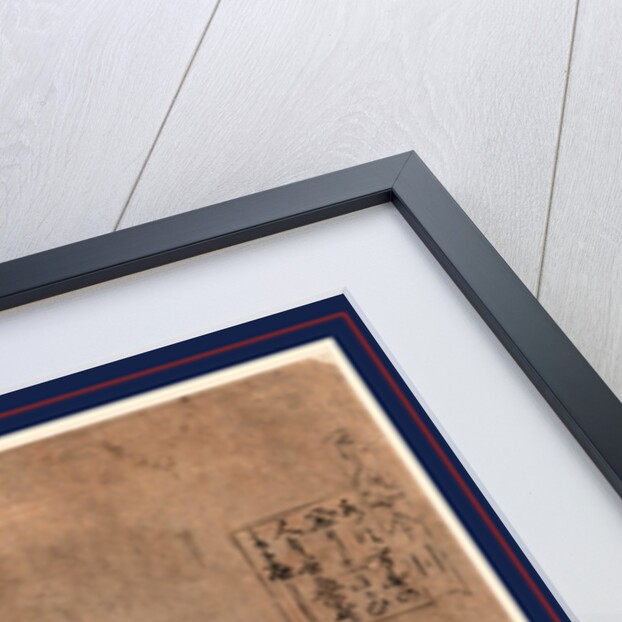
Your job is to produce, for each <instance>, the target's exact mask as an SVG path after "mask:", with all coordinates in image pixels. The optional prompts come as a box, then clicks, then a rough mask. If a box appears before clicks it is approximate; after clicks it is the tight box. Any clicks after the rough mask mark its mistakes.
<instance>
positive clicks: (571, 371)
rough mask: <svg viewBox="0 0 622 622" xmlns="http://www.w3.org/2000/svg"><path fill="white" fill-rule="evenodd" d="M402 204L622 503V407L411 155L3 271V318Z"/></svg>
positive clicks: (184, 216) (61, 251)
mask: <svg viewBox="0 0 622 622" xmlns="http://www.w3.org/2000/svg"><path fill="white" fill-rule="evenodd" d="M388 202H392V203H393V205H394V206H395V208H396V209H397V210H398V211H399V213H400V214H401V215H402V216H403V217H404V220H405V222H406V223H407V224H408V225H409V226H410V227H411V228H412V229H413V231H414V232H415V233H416V234H417V235H418V236H419V238H420V239H421V240H422V241H423V243H424V244H425V245H426V247H427V248H428V249H429V251H430V252H431V253H432V255H433V256H434V257H435V258H436V259H437V260H438V262H439V263H440V264H441V266H442V267H443V269H444V270H445V271H446V272H447V274H448V275H449V276H450V277H451V279H452V280H453V281H454V282H455V283H456V285H457V286H458V287H459V289H460V290H461V291H462V293H463V294H464V295H465V297H466V298H467V300H468V301H469V302H470V303H471V304H472V305H473V307H474V308H475V309H476V311H477V312H478V313H479V315H480V316H481V317H482V318H483V320H484V321H485V322H486V324H487V325H488V326H489V328H490V329H491V330H492V332H493V333H494V334H495V335H496V336H497V338H498V339H499V341H501V343H502V344H503V346H504V347H505V348H506V349H507V350H508V352H509V353H510V355H511V356H512V357H513V358H514V360H515V361H516V362H517V363H518V365H519V366H520V368H521V369H522V370H523V371H524V372H525V374H526V375H527V377H528V378H529V380H530V381H531V382H532V383H533V384H534V386H535V387H536V388H537V389H538V391H539V392H540V393H541V394H542V396H543V397H544V398H545V400H546V401H547V402H548V403H549V405H550V406H551V408H552V409H553V410H554V411H555V413H557V415H558V416H559V417H560V419H561V420H562V421H563V423H564V424H565V425H566V427H567V428H568V429H569V430H570V432H571V433H572V434H573V435H574V437H575V438H576V439H577V441H578V442H579V444H580V445H581V446H582V447H583V449H584V450H585V451H586V452H587V454H588V455H589V456H590V457H591V459H592V460H593V461H594V463H595V464H596V465H597V466H598V468H599V469H600V471H601V472H602V473H603V475H604V476H605V477H606V478H607V480H608V481H609V482H610V483H611V485H612V486H613V487H614V489H615V490H616V492H617V493H618V494H619V495H620V496H622V451H620V447H622V403H621V402H620V401H619V400H618V399H617V398H616V396H615V395H614V394H613V392H612V391H611V390H610V389H609V388H608V387H607V385H606V384H605V383H604V381H603V380H602V379H601V378H600V377H599V375H598V374H597V373H596V372H595V371H594V369H593V368H592V367H591V366H590V364H589V363H588V362H587V361H586V360H585V358H584V357H583V356H582V355H581V353H580V352H579V351H578V350H577V348H576V347H575V346H574V345H573V344H572V342H571V341H570V340H569V339H568V337H566V335H565V334H564V333H563V331H562V330H561V329H560V328H559V326H557V324H556V323H555V322H554V321H553V319H552V318H551V317H550V316H549V315H548V313H547V312H546V311H545V310H544V308H543V307H542V306H541V305H540V303H539V302H538V300H537V299H536V298H535V297H534V296H533V295H532V294H531V292H530V291H529V290H528V289H527V287H525V285H524V284H523V283H522V282H521V281H520V279H519V278H518V277H517V276H516V274H515V273H514V272H513V271H512V269H511V268H510V267H509V266H508V265H507V263H506V262H505V261H504V260H503V259H502V257H501V256H500V255H499V254H498V253H497V251H496V250H495V249H494V248H493V246H492V245H491V244H490V243H489V242H488V240H487V239H486V238H485V236H484V235H483V234H482V233H481V232H480V231H479V229H478V228H477V227H476V226H475V225H474V223H473V222H472V221H471V220H470V219H469V217H468V216H467V215H466V214H465V212H464V211H463V210H462V209H461V208H460V206H459V205H458V204H457V203H456V201H454V199H453V198H452V197H451V196H450V194H449V193H448V192H447V190H445V188H444V187H443V186H442V184H441V183H440V182H439V181H438V179H436V177H435V176H434V175H433V174H432V172H431V171H430V170H429V169H428V168H427V167H426V166H425V164H424V163H423V162H422V161H421V159H420V158H419V157H418V156H417V154H416V153H414V152H413V151H411V152H407V153H403V154H399V155H395V156H391V157H388V158H384V159H381V160H376V161H373V162H369V163H366V164H362V165H359V166H355V167H352V168H348V169H344V170H341V171H337V172H334V173H329V174H326V175H321V176H319V177H314V178H311V179H307V180H304V181H300V182H296V183H293V184H288V185H286V186H281V187H278V188H274V189H272V190H267V191H264V192H259V193H256V194H252V195H248V196H244V197H241V198H238V199H233V200H231V201H225V202H224V203H218V204H215V205H211V206H208V207H204V208H201V209H197V210H193V211H190V212H186V213H183V214H179V215H176V216H171V217H169V218H163V219H160V220H156V221H154V222H150V223H147V224H143V225H139V226H136V227H131V228H128V229H124V230H121V231H117V232H114V233H109V234H106V235H102V236H98V237H95V238H91V239H89V240H84V241H81V242H76V243H74V244H68V245H66V246H62V247H59V248H55V249H52V250H48V251H44V252H41V253H36V254H33V255H30V256H27V257H22V258H19V259H15V260H12V261H8V262H5V263H2V264H0V310H5V309H9V308H12V307H16V306H19V305H22V304H26V303H30V302H34V301H37V300H41V299H43V298H47V297H50V296H55V295H58V294H62V293H66V292H69V291H73V290H76V289H80V288H82V287H87V286H89V285H93V284H96V283H101V282H103V281H107V280H110V279H114V278H118V277H121V276H126V275H128V274H132V273H135V272H139V271H141V270H146V269H149V268H154V267H157V266H161V265H164V264H167V263H171V262H174V261H178V260H181V259H186V258H188V257H193V256H196V255H199V254H202V253H207V252H210V251H214V250H217V249H221V248H225V247H229V246H233V245H235V244H239V243H242V242H247V241H250V240H254V239H257V238H260V237H263V236H267V235H270V234H273V233H278V232H282V231H287V230H289V229H293V228H295V227H299V226H301V225H306V224H310V223H313V222H318V221H320V220H325V219H329V218H333V217H335V216H340V215H343V214H347V213H350V212H354V211H357V210H360V209H364V208H367V207H372V206H374V205H378V204H382V203H388Z"/></svg>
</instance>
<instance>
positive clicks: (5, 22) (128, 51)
mask: <svg viewBox="0 0 622 622" xmlns="http://www.w3.org/2000/svg"><path fill="white" fill-rule="evenodd" d="M214 4H215V0H188V1H186V2H184V3H183V4H182V5H181V6H178V5H177V3H171V2H166V1H164V0H156V1H155V2H152V1H148V0H128V1H127V2H98V1H96V0H82V1H81V2H73V1H61V0H57V1H54V2H50V1H47V2H46V1H40V2H38V1H34V0H8V1H4V2H2V3H0V111H1V115H0V261H4V260H7V259H11V258H14V257H17V256H21V255H27V254H29V253H32V252H35V251H39V250H43V249H46V248H50V247H53V246H58V245H61V244H66V243H68V242H73V241H76V240H78V239H82V238H86V237H90V236H93V235H96V234H99V233H105V232H108V231H111V230H112V229H113V227H114V225H115V222H116V220H117V218H118V217H119V214H120V213H121V210H122V209H123V206H124V205H125V202H126V200H127V198H128V196H129V194H130V190H131V188H132V186H133V183H134V181H135V179H136V177H137V175H138V173H139V170H140V168H141V166H142V165H143V162H144V160H145V158H146V156H147V153H148V151H149V148H150V147H151V145H152V143H153V140H154V138H155V136H156V134H157V131H158V128H159V126H160V124H161V123H162V120H163V118H164V115H165V114H166V111H167V109H168V106H169V105H170V103H171V100H172V98H173V96H174V94H175V92H176V90H177V87H178V85H179V83H180V81H181V79H182V77H183V75H184V72H185V70H186V67H187V65H188V63H189V61H190V58H191V57H192V54H193V52H194V50H195V48H196V46H197V44H198V42H199V40H200V38H201V35H202V33H203V30H204V28H205V25H206V24H207V21H208V19H209V17H210V15H211V11H212V10H213V7H214Z"/></svg>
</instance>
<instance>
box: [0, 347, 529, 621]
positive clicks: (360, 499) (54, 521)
mask: <svg viewBox="0 0 622 622" xmlns="http://www.w3.org/2000/svg"><path fill="white" fill-rule="evenodd" d="M430 495H431V493H430V491H429V487H426V486H425V485H422V484H421V482H418V481H417V480H416V479H415V477H414V476H413V473H412V472H411V470H409V469H408V468H407V466H405V464H404V462H403V460H402V459H401V458H400V457H399V455H398V453H397V450H396V448H395V446H394V444H392V443H391V442H390V441H389V440H388V438H387V436H386V435H385V434H384V433H383V432H382V431H381V429H380V428H379V426H378V424H377V422H376V421H375V419H374V417H372V414H371V411H370V406H369V404H368V403H367V402H365V400H364V399H362V397H361V394H360V391H359V392H357V390H356V387H354V386H353V384H352V382H351V380H349V379H348V376H347V374H345V372H344V370H343V369H342V367H340V366H339V365H338V364H337V362H335V361H331V360H330V357H327V356H324V358H323V359H322V360H319V359H318V358H317V357H316V356H306V357H303V358H302V359H301V360H298V361H296V362H289V363H287V364H284V365H282V366H277V367H276V368H273V369H271V370H269V371H262V372H260V373H254V374H250V375H248V374H247V375H246V377H244V378H242V379H237V380H232V381H229V382H227V383H225V384H221V385H220V386H216V387H213V388H211V389H207V390H202V391H198V392H196V391H195V392H191V393H189V394H187V395H185V396H182V397H176V398H174V399H170V400H167V401H164V402H161V403H159V404H154V405H151V406H149V407H147V408H142V409H140V410H137V411H134V412H132V413H130V414H126V415H124V416H121V417H118V418H115V419H111V420H107V421H104V422H101V423H98V424H95V425H90V426H88V427H83V428H81V429H77V430H74V431H71V432H67V433H64V434H61V435H58V436H54V437H51V438H47V439H45V440H40V441H38V442H34V443H31V444H26V445H23V446H20V447H17V448H14V449H11V450H7V451H4V452H2V453H0V526H1V533H2V536H1V537H0V612H1V613H0V619H2V620H10V621H11V622H56V621H58V622H61V621H67V622H72V621H76V622H78V621H83V620H88V621H89V622H104V621H106V622H108V621H111V622H112V621H115V622H116V621H119V620H123V621H131V622H133V621H136V622H143V621H145V620H149V621H150V622H206V621H223V622H234V621H235V622H254V621H258V622H259V621H266V622H272V621H274V622H285V621H287V622H333V621H335V622H337V621H346V622H348V621H349V622H369V621H372V620H377V621H380V620H388V619H390V620H395V621H399V622H401V621H407V620H408V621H413V622H414V621H423V620H425V621H426V622H428V621H430V622H435V621H441V620H443V621H461V622H470V621H473V622H476V621H477V622H493V621H501V620H503V621H505V620H514V619H522V618H520V617H519V615H518V614H517V613H516V611H515V609H514V608H513V606H512V605H511V604H508V602H506V601H507V596H506V597H504V596H503V594H502V591H503V590H502V588H500V586H499V585H496V584H494V580H491V579H490V576H491V573H490V570H486V568H485V567H484V564H483V562H482V560H481V559H479V558H476V557H477V556H475V555H474V553H473V552H472V550H471V549H470V548H469V546H466V545H465V536H464V535H462V536H461V535H460V534H458V533H457V532H456V531H455V528H454V527H452V525H451V524H450V522H451V521H449V522H448V519H447V518H446V514H444V513H443V512H442V511H439V509H438V504H435V503H433V500H432V498H431V496H430ZM486 577H488V578H486Z"/></svg>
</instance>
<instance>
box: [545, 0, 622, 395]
mask: <svg viewBox="0 0 622 622" xmlns="http://www.w3.org/2000/svg"><path fill="white" fill-rule="evenodd" d="M621 32H622V5H621V4H620V3H619V2H616V1H615V0H607V1H602V2H582V3H581V5H580V7H579V15H578V21H577V33H576V37H575V46H574V52H573V59H572V65H571V70H570V81H569V85H568V98H567V104H566V114H565V122H564V127H563V132H562V138H561V144H560V154H559V161H558V167H557V176H556V183H555V191H554V194H553V202H552V206H551V220H550V225H549V236H548V240H547V244H546V252H545V256H544V269H543V275H542V286H541V296H540V298H541V301H542V303H543V304H544V306H545V307H546V309H547V310H548V311H549V312H550V313H551V314H552V315H553V317H554V319H555V320H556V321H557V323H558V324H559V325H560V326H561V328H562V329H563V330H564V331H565V332H566V333H567V334H568V336H569V337H570V338H571V339H572V340H573V341H574V343H575V344H576V346H577V347H578V348H579V349H580V350H581V351H582V352H583V354H584V355H585V356H586V358H587V359H588V360H589V361H590V363H592V365H593V366H594V367H595V368H596V370H597V371H598V372H599V374H600V375H601V376H602V377H603V379H604V380H605V382H607V383H608V384H609V385H610V387H611V388H612V389H613V391H614V392H615V393H616V394H617V396H618V397H620V398H622V168H621V166H622V165H621V162H622V160H621V158H622V126H621V125H620V110H621V108H622V47H620V33H621Z"/></svg>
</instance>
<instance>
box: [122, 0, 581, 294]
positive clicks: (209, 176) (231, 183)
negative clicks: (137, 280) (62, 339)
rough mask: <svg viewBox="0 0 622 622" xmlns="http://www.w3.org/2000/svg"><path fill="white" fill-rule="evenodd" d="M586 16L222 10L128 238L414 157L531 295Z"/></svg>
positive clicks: (361, 7)
mask: <svg viewBox="0 0 622 622" xmlns="http://www.w3.org/2000/svg"><path fill="white" fill-rule="evenodd" d="M573 11H574V2H573V1H572V0H555V1H552V2H539V1H537V0H536V1H530V2H520V3H517V2H509V1H501V2H500V1H499V0H489V1H486V2H453V1H449V0H443V1H439V0H428V1H425V2H412V1H411V0H392V1H390V2H387V1H385V0H364V1H361V0H347V1H343V2H332V1H330V0H320V1H318V2H305V1H302V0H300V1H292V2H289V3H287V4H286V5H284V4H283V3H282V2H278V1H277V0H261V1H259V2H254V3H248V2H244V1H243V0H224V1H223V3H222V5H221V6H220V8H219V10H218V12H217V14H216V16H215V18H214V21H213V23H212V25H211V27H210V29H209V32H208V35H207V37H206V39H205V41H204V44H203V46H202V48H201V50H200V51H199V54H198V55H197V58H196V60H195V62H194V64H193V66H192V68H191V70H190V72H189V75H188V79H187V80H186V82H185V84H184V87H183V89H182V91H181V93H180V96H179V98H178V100H177V102H176V105H175V107H174V109H173V111H172V113H171V116H170V118H169V121H168V123H167V125H166V127H165V128H164V130H163V133H162V135H161V136H160V140H159V141H158V144H157V145H156V148H155V150H154V152H153V155H152V157H151V159H150V161H149V163H148V165H147V167H146V169H145V171H144V174H143V176H142V178H141V180H140V182H139V184H138V186H137V190H136V192H135V194H134V196H133V197H132V200H131V201H130V203H129V207H128V210H127V212H126V213H125V216H124V218H123V220H122V223H121V225H122V226H123V227H127V226H130V225H134V224H137V223H141V222H145V221H149V220H153V219H155V218H160V217H163V216H167V215H171V214H174V213H177V212H181V211H185V210H189V209H192V208H196V207H200V206H203V205H206V204H210V203H214V202H216V201H221V200H225V199H228V198H233V197H235V196H239V195H243V194H246V193H249V192H255V191H258V190H262V189H266V188H269V187H273V186H276V185H279V184H283V183H287V182H290V181H295V180H298V179H301V178H304V177H308V176H311V175H318V174H321V173H324V172H327V171H330V170H334V169H337V168H342V167H346V166H351V165H353V164H358V163H361V162H364V161H367V160H370V159H374V158H379V157H383V156H386V155H390V154H393V153H398V152H400V151H404V150H409V149H415V150H416V151H417V152H418V153H419V155H420V156H421V157H422V158H423V159H424V160H425V161H426V163H427V164H428V165H429V166H430V168H431V169H432V170H433V171H434V173H435V174H436V175H437V176H438V177H439V178H440V180H441V181H442V182H443V183H444V184H445V185H446V187H447V188H448V190H449V191H450V192H451V193H452V194H453V195H454V197H455V198H456V199H457V200H458V202H459V203H460V204H461V205H462V207H463V208H464V209H465V210H466V211H467V212H468V213H469V215H471V216H472V217H473V219H474V220H475V222H476V223H477V224H478V225H479V226H480V227H481V228H482V230H483V231H484V233H485V234H486V235H487V236H488V237H489V238H490V239H491V241H492V242H493V243H494V244H495V245H496V247H497V248H498V249H499V250H500V251H501V253H502V254H503V255H504V256H505V258H506V259H507V260H508V261H509V263H510V264H511V265H512V267H513V268H514V269H515V270H516V271H517V272H518V274H519V275H520V276H521V278H522V279H523V280H524V281H525V283H526V284H527V285H528V286H530V287H533V286H534V284H535V282H536V279H537V274H538V270H539V261H540V251H541V245H542V239H543V238H542V236H543V228H544V222H545V213H546V207H547V201H548V194H549V189H550V183H551V173H552V167H553V161H554V156H555V147H556V137H557V130H558V123H559V114H560V108H561V101H562V93H563V87H564V73H565V69H566V63H567V58H568V50H569V45H570V37H571V29H572V22H573Z"/></svg>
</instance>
